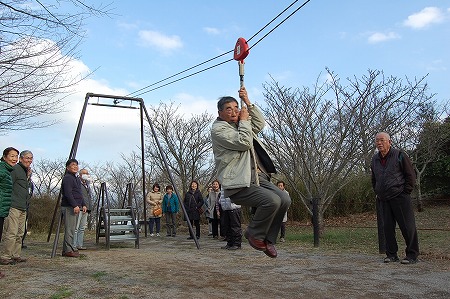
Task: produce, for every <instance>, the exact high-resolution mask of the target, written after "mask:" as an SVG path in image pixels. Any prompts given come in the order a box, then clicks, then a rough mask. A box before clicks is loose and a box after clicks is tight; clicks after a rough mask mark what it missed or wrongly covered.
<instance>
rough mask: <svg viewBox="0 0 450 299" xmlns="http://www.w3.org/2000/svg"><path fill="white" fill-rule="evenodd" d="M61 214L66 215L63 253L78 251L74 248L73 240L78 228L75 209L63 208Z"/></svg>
mask: <svg viewBox="0 0 450 299" xmlns="http://www.w3.org/2000/svg"><path fill="white" fill-rule="evenodd" d="M61 212H62V213H63V214H64V242H63V252H71V251H78V250H77V248H76V247H74V246H73V238H74V235H75V229H76V226H77V215H75V213H74V211H73V207H61ZM81 213H83V212H81Z"/></svg>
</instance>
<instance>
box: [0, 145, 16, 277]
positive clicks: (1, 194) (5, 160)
mask: <svg viewBox="0 0 450 299" xmlns="http://www.w3.org/2000/svg"><path fill="white" fill-rule="evenodd" d="M18 159H19V151H18V150H17V149H15V148H13V147H8V148H5V150H4V151H3V156H2V158H1V159H0V240H1V238H2V232H3V223H4V221H5V218H6V217H7V216H8V214H9V208H10V206H11V193H12V179H11V171H12V170H13V166H14V165H16V163H17V160H18ZM9 263H10V262H9V261H3V260H1V259H0V264H2V265H5V264H9ZM4 276H5V275H4V274H3V273H2V272H0V278H2V277H4Z"/></svg>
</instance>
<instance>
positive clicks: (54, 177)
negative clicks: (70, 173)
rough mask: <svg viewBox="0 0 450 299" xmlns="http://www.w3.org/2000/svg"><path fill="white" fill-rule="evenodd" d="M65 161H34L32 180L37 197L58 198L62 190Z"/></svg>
mask: <svg viewBox="0 0 450 299" xmlns="http://www.w3.org/2000/svg"><path fill="white" fill-rule="evenodd" d="M64 164H65V160H64V159H63V158H59V159H57V160H49V159H39V160H35V161H33V164H32V169H33V175H32V180H33V183H34V194H35V195H37V196H40V197H41V196H49V197H51V198H55V199H56V198H57V197H58V193H59V190H60V188H61V181H62V178H63V176H64V172H65V166H64Z"/></svg>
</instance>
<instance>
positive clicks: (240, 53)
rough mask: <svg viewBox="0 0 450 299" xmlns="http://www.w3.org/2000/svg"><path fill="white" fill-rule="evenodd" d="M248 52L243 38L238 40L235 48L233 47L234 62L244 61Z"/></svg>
mask: <svg viewBox="0 0 450 299" xmlns="http://www.w3.org/2000/svg"><path fill="white" fill-rule="evenodd" d="M249 52H250V50H249V49H248V44H247V41H246V40H245V38H243V37H240V38H238V40H237V42H236V46H235V47H234V60H237V61H244V59H245V57H247V55H248V53H249Z"/></svg>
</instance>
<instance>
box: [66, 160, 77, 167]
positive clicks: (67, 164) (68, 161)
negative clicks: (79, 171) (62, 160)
mask: <svg viewBox="0 0 450 299" xmlns="http://www.w3.org/2000/svg"><path fill="white" fill-rule="evenodd" d="M70 163H77V165H78V160H77V159H75V158H72V159H69V160H67V162H66V167H69V165H70Z"/></svg>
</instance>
